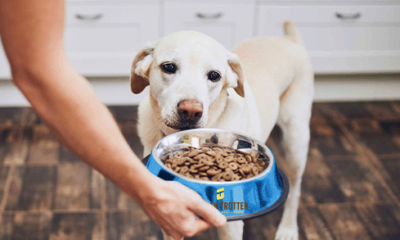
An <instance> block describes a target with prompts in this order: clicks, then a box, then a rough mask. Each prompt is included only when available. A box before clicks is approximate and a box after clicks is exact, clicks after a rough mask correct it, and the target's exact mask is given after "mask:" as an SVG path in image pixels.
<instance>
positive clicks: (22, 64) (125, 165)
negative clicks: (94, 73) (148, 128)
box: [0, 0, 156, 200]
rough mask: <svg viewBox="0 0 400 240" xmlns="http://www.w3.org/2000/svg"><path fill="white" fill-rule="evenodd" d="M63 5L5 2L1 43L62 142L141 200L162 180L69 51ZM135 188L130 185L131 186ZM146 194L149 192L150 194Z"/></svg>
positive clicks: (0, 4) (50, 0) (0, 5)
mask: <svg viewBox="0 0 400 240" xmlns="http://www.w3.org/2000/svg"><path fill="white" fill-rule="evenodd" d="M64 10H65V4H64V1H62V0H58V1H56V0H25V1H23V0H21V1H14V0H2V1H0V32H1V40H2V43H3V45H4V49H5V52H6V54H7V57H8V60H9V62H10V66H11V69H12V74H13V81H14V83H15V84H16V85H17V86H18V87H19V89H20V90H21V91H22V92H23V93H24V95H25V96H26V98H27V99H28V100H29V102H30V103H31V104H32V106H33V108H34V109H35V110H36V112H37V113H38V114H39V115H40V117H41V118H42V119H43V120H44V121H45V122H46V123H47V125H48V126H49V127H50V128H51V129H52V130H53V131H54V132H55V133H56V135H57V137H58V138H59V139H60V141H61V142H62V143H64V144H65V145H67V146H68V147H69V148H70V149H71V150H72V151H73V152H74V153H75V154H77V155H78V156H79V157H80V158H81V159H82V160H84V161H85V162H87V163H88V164H89V165H91V166H93V167H94V168H96V169H97V170H98V171H100V172H101V173H103V174H104V175H105V176H106V177H108V178H109V179H111V180H112V181H114V182H115V183H116V184H117V185H118V186H119V187H121V188H122V189H123V190H124V191H126V192H127V193H128V194H129V195H130V196H131V197H133V198H135V200H139V199H138V196H137V192H138V190H139V188H140V186H142V189H146V190H149V191H150V190H151V189H152V188H146V185H148V184H146V183H148V182H151V181H156V180H155V177H154V176H152V175H151V174H150V173H149V172H148V171H147V170H146V169H145V168H144V166H143V165H142V164H141V163H140V161H139V160H138V158H137V157H136V156H135V154H134V153H133V152H132V150H131V149H130V148H129V146H128V144H127V143H126V141H125V140H124V138H123V136H122V134H121V132H120V131H119V129H118V126H117V125H116V123H115V121H114V120H113V118H112V116H111V114H110V113H109V111H108V110H107V108H106V107H105V106H104V105H103V104H101V103H100V101H99V100H98V99H97V97H96V95H95V94H94V92H93V89H92V88H91V87H90V85H89V83H88V82H87V81H86V80H85V79H84V78H83V77H82V76H80V75H79V74H78V73H77V72H76V71H74V70H73V69H72V68H71V67H70V65H69V63H68V61H67V60H66V57H65V53H64V49H63V27H64ZM128 183H129V184H128ZM144 193H145V192H144Z"/></svg>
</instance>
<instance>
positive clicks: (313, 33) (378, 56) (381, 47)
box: [257, 4, 400, 74]
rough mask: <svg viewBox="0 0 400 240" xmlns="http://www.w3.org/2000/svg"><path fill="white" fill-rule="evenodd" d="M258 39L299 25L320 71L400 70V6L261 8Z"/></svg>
mask: <svg viewBox="0 0 400 240" xmlns="http://www.w3.org/2000/svg"><path fill="white" fill-rule="evenodd" d="M259 11H260V12H259V19H258V21H259V23H258V31H257V35H258V36H276V35H282V34H283V31H282V24H283V22H284V21H285V20H290V21H292V22H294V23H295V24H296V25H297V28H298V29H299V31H300V33H301V35H302V38H303V40H304V44H305V46H306V48H307V50H308V51H309V54H310V57H311V61H312V63H313V67H314V70H315V72H316V73H324V74H326V73H380V72H399V71H400V44H399V43H400V6H399V5H373V6H368V5H320V6H314V5H313V6H271V5H267V4H265V5H263V4H262V5H260V9H259Z"/></svg>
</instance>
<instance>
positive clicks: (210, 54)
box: [131, 32, 244, 130]
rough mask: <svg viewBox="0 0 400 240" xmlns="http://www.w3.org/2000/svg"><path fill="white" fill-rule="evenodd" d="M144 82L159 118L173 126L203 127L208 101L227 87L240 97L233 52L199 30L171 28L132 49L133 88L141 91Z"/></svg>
mask: <svg viewBox="0 0 400 240" xmlns="http://www.w3.org/2000/svg"><path fill="white" fill-rule="evenodd" d="M147 85H150V89H151V91H150V94H152V96H153V98H154V99H155V100H156V101H157V103H158V106H159V108H160V109H161V117H162V120H163V122H164V123H165V124H166V125H167V126H168V127H171V128H174V129H177V130H183V129H190V128H200V127H205V126H206V124H207V121H208V110H209V107H210V105H211V104H212V103H213V102H214V101H216V100H217V99H218V97H219V95H220V94H221V92H222V91H225V90H226V89H227V88H230V87H231V88H234V89H235V90H236V92H237V94H238V95H240V96H242V97H244V89H243V72H242V68H241V65H240V61H239V58H238V56H237V55H236V54H234V53H232V52H230V51H228V50H226V48H224V47H223V46H222V45H221V44H219V43H218V42H217V41H215V40H214V39H212V38H211V37H208V36H206V35H204V34H201V33H198V32H177V33H173V34H170V35H168V36H166V37H164V38H162V39H160V40H159V41H157V42H153V43H149V44H147V46H146V47H145V48H144V49H142V50H141V51H140V52H139V53H138V54H137V55H136V57H135V59H134V61H133V64H132V70H131V89H132V92H133V93H140V92H141V91H143V89H144V88H145V87H146V86H147Z"/></svg>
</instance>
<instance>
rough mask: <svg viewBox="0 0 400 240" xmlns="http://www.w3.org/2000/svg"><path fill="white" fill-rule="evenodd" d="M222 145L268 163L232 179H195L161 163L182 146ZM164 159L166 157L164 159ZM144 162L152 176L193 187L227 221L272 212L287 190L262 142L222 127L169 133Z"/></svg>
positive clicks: (219, 146) (267, 149) (208, 146)
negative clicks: (251, 174) (240, 177)
mask: <svg viewBox="0 0 400 240" xmlns="http://www.w3.org/2000/svg"><path fill="white" fill-rule="evenodd" d="M191 147H195V148H204V147H207V148H211V149H212V148H225V149H232V150H236V151H239V152H242V153H245V154H248V155H251V156H252V157H253V158H255V159H259V161H264V163H265V166H267V167H266V168H265V169H264V170H263V171H262V172H260V173H259V174H258V175H256V176H253V177H249V178H243V179H241V180H235V181H226V182H219V181H209V180H202V179H195V178H191V177H188V176H185V175H182V174H180V173H177V172H175V171H173V170H172V169H170V168H168V167H167V166H165V165H164V161H163V160H162V159H163V157H164V156H165V155H166V154H170V153H176V152H178V151H181V150H182V149H188V148H191ZM164 159H165V158H164ZM143 161H144V163H145V164H146V166H147V169H148V170H149V171H150V172H152V173H153V174H154V175H156V176H158V177H160V178H162V179H164V180H169V181H177V182H180V183H181V184H183V185H185V186H187V187H189V188H191V189H193V190H194V191H196V192H197V193H199V194H200V196H201V197H202V198H203V199H204V200H205V201H207V202H209V203H210V204H212V205H213V206H215V207H216V208H217V209H218V210H219V211H220V212H221V213H222V214H223V215H225V216H226V217H227V219H228V221H232V220H243V219H249V218H254V217H258V216H261V215H264V214H267V213H269V212H272V211H273V210H275V209H276V208H278V207H279V206H280V205H282V204H283V203H284V201H285V200H286V198H287V194H288V191H289V184H288V180H287V178H286V176H285V175H284V174H283V172H282V171H280V170H279V169H278V167H277V165H276V162H275V158H274V155H273V154H272V152H271V151H270V150H269V148H268V147H267V146H265V145H264V144H263V143H261V142H259V141H258V140H255V139H253V138H250V137H248V136H245V135H242V134H239V133H235V132H231V131H227V130H221V129H210V128H200V129H193V130H186V131H181V132H177V133H174V134H171V135H168V136H166V137H164V138H163V139H161V140H160V141H159V142H158V143H157V144H156V145H155V146H154V148H153V150H152V152H151V154H150V155H149V156H148V157H146V158H145V159H144V160H143Z"/></svg>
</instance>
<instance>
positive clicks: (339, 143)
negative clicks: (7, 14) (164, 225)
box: [0, 0, 400, 240]
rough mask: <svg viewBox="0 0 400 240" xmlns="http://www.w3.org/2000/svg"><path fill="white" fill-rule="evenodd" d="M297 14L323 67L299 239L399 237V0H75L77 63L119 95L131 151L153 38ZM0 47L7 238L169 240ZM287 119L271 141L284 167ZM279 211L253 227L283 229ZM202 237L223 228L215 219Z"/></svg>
mask: <svg viewBox="0 0 400 240" xmlns="http://www.w3.org/2000/svg"><path fill="white" fill-rule="evenodd" d="M285 20H290V21H293V22H294V23H295V24H296V25H297V28H298V29H299V31H300V33H301V35H302V37H303V40H304V44H305V46H306V48H307V50H308V51H309V55H310V57H311V61H312V64H313V67H314V70H315V79H316V81H315V91H316V92H315V104H314V106H313V116H312V119H311V143H310V153H309V159H308V163H307V168H306V171H305V174H304V178H303V185H302V197H301V203H300V209H299V218H298V220H299V233H300V239H310V240H311V239H323V240H326V239H352V240H355V239H362V240H365V239H379V240H381V239H396V240H397V239H400V174H399V172H400V101H399V100H400V1H395V0H393V1H384V0H374V1H373V0H365V1H364V0H352V1H340V0H319V1H317V0H307V1H306V0H285V1H267V0H230V1H228V0H213V1H208V0H206V1H201V0H186V1H184V0H179V1H178V0H118V1H114V0H67V1H66V20H65V21H66V24H65V47H66V51H67V54H68V57H69V60H70V62H71V63H72V65H73V66H74V67H75V68H76V69H77V70H78V72H80V73H81V74H82V75H84V76H86V77H87V78H88V80H89V82H90V83H91V84H92V86H93V87H94V89H95V91H96V92H97V95H98V96H99V98H100V99H101V101H102V102H103V103H105V104H107V105H108V106H109V109H110V111H111V112H112V113H113V115H114V117H115V119H116V120H117V122H118V124H119V126H120V128H121V130H122V132H123V134H124V136H125V137H126V139H127V141H128V142H129V144H130V146H131V147H132V149H133V150H134V151H135V152H136V153H137V154H138V155H139V156H141V155H142V150H143V149H142V146H141V144H140V141H139V139H138V136H137V130H136V120H137V113H136V112H137V104H138V103H139V102H140V100H141V99H142V98H143V96H144V95H146V94H147V93H148V91H144V92H143V93H141V94H139V95H134V94H132V93H131V91H130V87H129V74H130V68H131V63H132V60H133V58H134V57H135V54H136V53H137V52H138V51H139V50H140V49H141V48H142V47H143V46H144V45H145V43H146V42H150V41H155V40H157V39H159V38H160V37H162V36H164V35H166V34H169V33H172V32H175V31H182V30H195V31H200V32H203V33H206V34H208V35H210V36H212V37H214V38H215V39H216V40H218V41H219V42H220V43H221V44H223V45H224V46H225V47H226V48H228V49H231V48H233V46H234V45H235V44H237V43H239V42H240V41H242V40H244V39H247V38H251V37H257V36H280V35H282V34H283V30H282V25H283V22H284V21H285ZM10 78H11V76H10V71H9V66H8V63H7V60H6V58H5V55H4V52H3V50H2V49H1V48H0V239H2V240H3V239H16V240H19V239H74V240H76V239H110V240H111V239H161V232H160V229H159V228H158V227H157V226H156V225H155V224H154V223H153V222H152V221H151V220H150V219H149V218H148V217H147V216H146V215H145V214H144V213H143V212H142V211H141V209H140V208H139V207H138V205H137V204H136V203H134V202H133V201H132V200H130V199H129V198H128V197H127V196H126V195H125V194H124V193H122V192H121V191H120V190H119V189H118V188H117V187H116V186H115V185H113V184H112V183H111V182H109V181H108V180H106V179H104V178H103V177H102V176H101V175H100V174H99V173H98V172H96V171H95V170H93V169H91V168H90V167H88V166H87V165H85V164H84V163H83V162H82V161H81V160H80V159H79V158H77V157H76V156H75V155H74V154H72V153H71V152H70V151H69V150H68V149H66V148H65V147H64V146H62V145H61V144H60V143H59V142H58V141H57V140H56V139H55V137H54V135H53V134H52V133H51V132H50V130H49V129H48V128H47V127H46V126H45V125H44V123H43V122H42V121H41V120H40V118H39V117H38V116H37V115H36V114H35V113H34V111H33V110H32V109H31V108H30V107H29V104H28V102H27V101H26V100H25V98H24V97H23V96H22V94H21V93H20V92H19V91H18V89H17V88H16V87H15V86H14V85H13V83H12V81H11V79H10ZM280 135H281V134H280V132H279V129H274V131H273V133H272V135H271V138H270V139H269V140H268V142H267V145H268V146H269V147H270V148H271V149H272V150H273V152H274V153H275V155H276V158H277V161H278V165H279V166H280V167H282V168H285V161H284V157H283V156H284V152H283V151H282V149H281V148H280V147H279V141H280ZM281 213H282V209H279V210H278V211H276V212H274V213H272V214H270V215H267V216H264V217H261V218H257V219H254V220H250V221H249V223H250V224H247V225H246V227H245V236H244V239H249V240H250V239H251V240H256V239H274V233H275V231H276V227H277V225H278V223H279V220H280V217H281ZM192 239H207V240H212V239H216V232H215V229H211V230H209V231H206V232H204V233H202V234H200V235H199V236H196V237H194V238H192Z"/></svg>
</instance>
